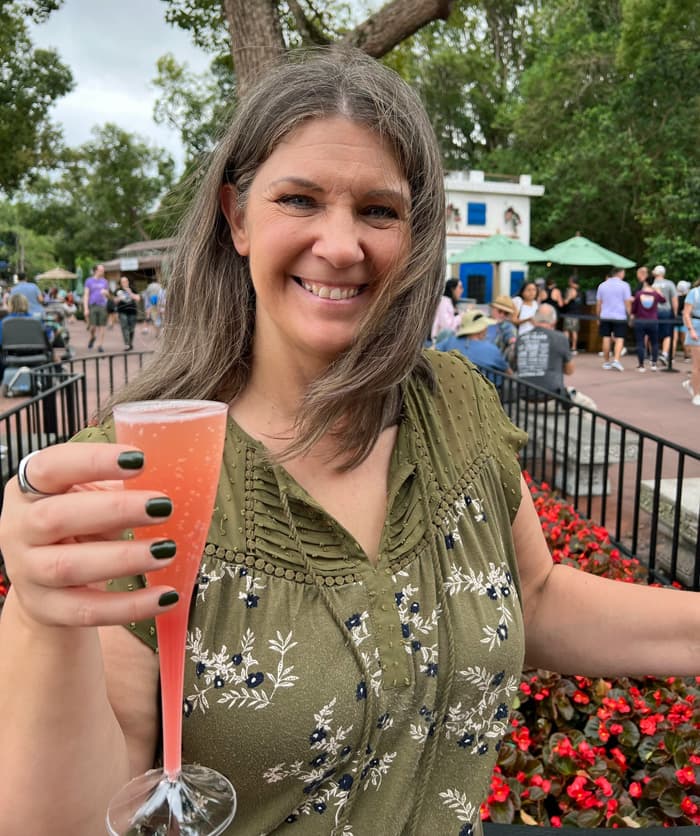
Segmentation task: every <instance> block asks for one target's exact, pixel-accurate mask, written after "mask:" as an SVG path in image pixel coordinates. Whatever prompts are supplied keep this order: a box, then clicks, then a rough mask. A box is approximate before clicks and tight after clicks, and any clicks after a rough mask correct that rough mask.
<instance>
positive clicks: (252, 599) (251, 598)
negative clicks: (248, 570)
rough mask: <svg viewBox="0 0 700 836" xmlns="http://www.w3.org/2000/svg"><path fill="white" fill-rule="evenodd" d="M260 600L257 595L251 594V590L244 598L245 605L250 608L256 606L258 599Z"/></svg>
mask: <svg viewBox="0 0 700 836" xmlns="http://www.w3.org/2000/svg"><path fill="white" fill-rule="evenodd" d="M259 600H260V596H259V595H253V593H252V592H249V593H248V595H247V596H246V599H245V605H246V607H248V609H252V608H253V607H257V606H258V601H259Z"/></svg>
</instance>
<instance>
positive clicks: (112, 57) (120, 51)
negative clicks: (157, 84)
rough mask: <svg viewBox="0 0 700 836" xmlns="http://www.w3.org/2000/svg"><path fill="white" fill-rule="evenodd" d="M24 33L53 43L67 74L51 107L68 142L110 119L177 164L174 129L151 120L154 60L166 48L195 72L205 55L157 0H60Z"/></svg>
mask: <svg viewBox="0 0 700 836" xmlns="http://www.w3.org/2000/svg"><path fill="white" fill-rule="evenodd" d="M31 37H32V40H33V42H34V44H35V45H36V46H39V47H42V48H49V47H53V48H55V49H56V50H57V51H58V53H59V55H60V56H61V59H62V60H63V61H64V63H66V64H67V65H68V66H69V67H70V68H71V72H72V73H73V76H74V78H75V81H76V88H75V90H74V91H73V92H72V93H70V94H69V95H68V96H65V97H64V98H63V99H60V100H59V101H58V102H57V104H56V105H55V106H54V108H53V110H52V118H53V119H54V121H56V122H58V123H59V124H60V125H61V126H62V128H63V132H64V137H65V141H66V143H67V144H68V145H79V144H81V143H83V142H85V141H86V140H88V139H89V138H90V135H91V130H92V128H93V127H94V126H96V125H103V124H104V123H105V122H114V123H116V124H117V125H119V126H120V127H122V128H124V129H125V130H127V131H130V132H132V133H137V134H139V135H140V136H142V137H144V138H146V139H148V140H149V141H150V142H151V143H152V144H154V145H157V146H159V147H162V148H165V149H167V150H168V151H169V152H170V153H171V154H172V155H173V156H174V157H175V159H176V160H177V161H178V163H180V164H181V162H182V147H181V144H180V140H179V135H178V134H177V132H175V131H172V130H170V129H168V128H166V127H165V126H162V125H156V124H155V122H154V121H153V106H154V104H155V101H156V98H157V92H156V90H155V88H154V86H153V84H152V80H153V78H154V77H155V75H156V61H157V60H158V58H159V57H160V56H161V55H164V54H165V53H166V52H172V53H173V54H174V55H175V57H176V58H177V59H178V61H181V62H183V61H184V62H186V63H187V64H188V65H189V67H190V68H191V69H192V70H193V71H195V72H202V71H203V70H205V69H206V68H207V67H208V65H209V61H210V58H211V56H208V55H206V54H205V53H203V52H202V51H201V50H199V49H197V48H196V47H195V46H193V44H192V43H191V41H190V38H189V35H188V33H187V32H184V31H182V30H180V29H176V28H174V27H172V26H170V25H168V24H167V23H166V22H165V4H164V3H163V2H162V0H65V3H64V5H63V7H62V8H61V9H59V11H57V12H54V13H53V14H52V15H51V16H50V17H49V19H48V21H47V22H46V23H42V24H41V25H39V26H32V28H31Z"/></svg>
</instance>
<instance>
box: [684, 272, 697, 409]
mask: <svg viewBox="0 0 700 836" xmlns="http://www.w3.org/2000/svg"><path fill="white" fill-rule="evenodd" d="M683 325H685V327H686V333H685V343H684V345H685V347H686V348H687V349H689V350H690V362H691V363H692V364H693V365H692V366H691V373H690V380H684V381H683V388H684V389H685V390H686V391H687V392H688V393H689V394H690V396H691V398H692V399H693V401H692V402H693V406H700V279H697V280H696V281H695V283H694V284H693V286H692V287H691V289H690V290H689V291H688V293H687V295H686V297H685V304H684V305H683Z"/></svg>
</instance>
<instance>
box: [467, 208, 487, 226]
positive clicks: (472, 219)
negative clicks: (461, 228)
mask: <svg viewBox="0 0 700 836" xmlns="http://www.w3.org/2000/svg"><path fill="white" fill-rule="evenodd" d="M467 223H468V224H469V225H470V226H486V204H485V203H467Z"/></svg>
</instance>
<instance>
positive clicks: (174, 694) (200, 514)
mask: <svg viewBox="0 0 700 836" xmlns="http://www.w3.org/2000/svg"><path fill="white" fill-rule="evenodd" d="M226 414H227V406H226V404H223V403H218V402H215V401H143V402H137V403H127V404H120V405H118V406H116V407H115V408H114V423H115V429H116V436H117V441H118V442H119V443H120V444H133V446H134V447H136V448H138V449H139V450H142V451H143V453H144V456H145V464H144V468H143V472H142V473H141V474H140V475H139V476H137V477H135V478H133V479H128V480H126V481H125V482H124V484H125V486H126V487H127V488H129V489H134V490H157V491H162V492H163V493H164V494H165V495H166V496H168V497H170V499H171V500H172V503H173V512H172V514H171V515H170V516H169V517H168V518H167V519H166V520H165V521H164V522H158V523H156V524H154V525H148V526H141V527H139V528H135V529H134V535H135V537H136V538H137V539H139V540H143V539H153V538H157V539H161V540H162V539H171V540H174V541H175V542H176V543H177V554H176V556H175V558H174V560H173V561H172V562H171V563H170V565H169V566H167V567H166V568H164V569H161V570H159V571H158V572H151V573H149V574H148V575H147V578H148V581H149V583H152V584H153V585H158V586H161V585H166V586H173V587H174V588H175V589H176V590H177V591H178V592H179V593H180V601H179V602H178V603H177V605H176V606H175V607H173V608H172V609H171V610H170V611H168V612H167V613H163V615H159V616H158V617H157V618H156V631H157V634H158V649H159V653H160V680H161V690H162V704H163V757H164V764H163V765H164V771H165V773H166V775H167V776H168V777H169V778H170V779H173V778H174V777H175V776H176V775H177V774H178V773H179V772H180V768H181V749H182V689H183V675H184V664H185V636H186V632H187V617H188V614H189V609H190V599H191V597H192V590H193V588H194V582H195V579H196V577H197V570H198V569H199V564H200V561H201V558H202V550H203V548H204V543H205V541H206V536H207V532H208V531H209V525H210V522H211V515H212V511H213V509H214V500H215V498H216V489H217V487H218V483H219V471H220V469H221V458H222V455H223V449H224V437H225V434H226Z"/></svg>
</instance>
